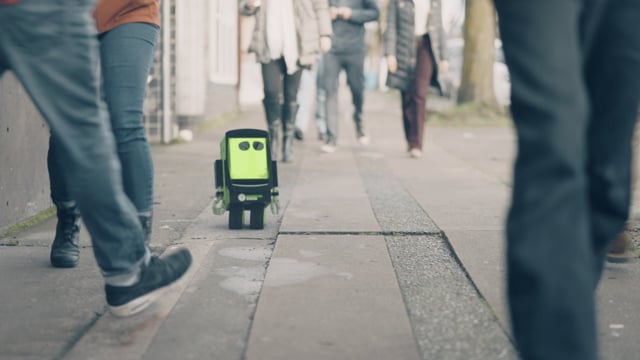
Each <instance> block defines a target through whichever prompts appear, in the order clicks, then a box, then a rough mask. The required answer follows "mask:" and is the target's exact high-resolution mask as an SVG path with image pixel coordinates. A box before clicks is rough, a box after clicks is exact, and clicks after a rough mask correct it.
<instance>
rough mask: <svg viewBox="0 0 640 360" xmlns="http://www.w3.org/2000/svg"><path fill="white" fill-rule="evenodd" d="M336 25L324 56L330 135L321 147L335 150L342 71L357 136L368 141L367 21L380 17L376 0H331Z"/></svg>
mask: <svg viewBox="0 0 640 360" xmlns="http://www.w3.org/2000/svg"><path fill="white" fill-rule="evenodd" d="M329 11H330V12H331V20H332V26H333V33H334V37H333V39H334V40H333V46H332V47H331V51H329V53H327V54H326V55H325V57H324V71H325V76H324V80H323V81H322V82H321V87H322V89H323V90H324V93H325V94H326V95H327V100H326V101H327V106H326V109H327V113H326V116H327V137H326V140H325V141H326V143H325V144H324V145H323V146H322V148H321V150H322V151H324V152H327V153H332V152H334V151H336V145H337V141H338V123H339V117H338V86H339V78H340V72H341V71H342V70H344V71H345V72H346V74H347V83H348V84H349V89H350V90H351V100H352V102H353V107H354V110H353V121H354V124H355V128H356V136H357V138H358V141H359V142H360V144H362V145H366V144H368V143H369V137H368V136H367V135H366V133H365V131H364V124H363V119H362V107H363V104H364V59H365V56H366V52H367V45H366V43H365V38H364V35H365V28H364V25H365V23H368V22H370V21H376V20H378V17H379V16H380V11H379V9H378V2H377V1H376V0H329Z"/></svg>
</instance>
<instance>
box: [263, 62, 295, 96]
mask: <svg viewBox="0 0 640 360" xmlns="http://www.w3.org/2000/svg"><path fill="white" fill-rule="evenodd" d="M261 69H262V85H263V89H264V98H265V100H266V101H272V102H274V103H278V104H279V103H281V102H283V101H284V103H285V104H290V103H295V102H296V101H297V98H298V87H299V86H300V76H301V75H302V70H301V69H298V70H297V71H296V72H294V73H293V74H288V73H287V65H286V64H285V62H284V58H279V59H276V60H273V61H270V62H268V63H266V64H261Z"/></svg>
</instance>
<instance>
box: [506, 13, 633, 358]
mask: <svg viewBox="0 0 640 360" xmlns="http://www.w3.org/2000/svg"><path fill="white" fill-rule="evenodd" d="M495 5H496V9H497V11H498V22H499V25H500V34H501V39H502V44H503V49H504V54H505V60H506V64H507V66H508V68H509V74H510V78H511V84H512V92H511V112H512V114H513V120H514V123H515V129H516V133H517V140H518V156H517V158H516V161H515V165H514V169H513V170H514V175H513V191H512V199H511V206H510V209H509V213H508V218H507V224H506V237H507V283H508V298H509V307H510V312H511V321H512V328H513V335H514V339H515V342H516V344H517V346H518V349H519V352H520V354H521V357H522V359H523V360H538V359H545V360H556V359H557V360H565V359H580V360H595V359H598V358H599V356H598V355H599V354H598V337H597V336H598V326H597V317H596V312H595V309H596V300H595V292H596V289H597V286H598V282H599V280H600V277H601V275H602V271H603V267H604V260H605V257H606V255H607V250H608V248H609V246H610V244H611V242H612V241H614V239H615V238H616V237H617V236H618V235H619V234H620V232H621V231H623V229H624V226H625V223H626V221H627V218H628V215H629V207H630V199H631V173H632V171H631V168H632V167H631V159H632V138H633V133H634V127H635V123H636V112H637V109H638V101H639V99H640V31H638V19H640V1H638V0H597V1H595V0H572V1H558V0H538V1H522V0H496V1H495Z"/></svg>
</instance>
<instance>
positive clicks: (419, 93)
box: [401, 36, 433, 150]
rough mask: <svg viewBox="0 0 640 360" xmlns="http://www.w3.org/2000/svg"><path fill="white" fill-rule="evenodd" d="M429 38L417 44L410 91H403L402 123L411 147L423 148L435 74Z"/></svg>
mask: <svg viewBox="0 0 640 360" xmlns="http://www.w3.org/2000/svg"><path fill="white" fill-rule="evenodd" d="M430 49H431V45H430V44H429V38H428V37H426V36H425V37H424V38H422V39H421V40H419V41H418V42H417V45H416V57H417V58H416V68H415V73H414V78H413V84H412V85H411V88H410V89H409V91H402V92H401V96H402V124H403V128H404V135H405V138H406V139H407V144H408V145H409V149H420V150H422V134H423V133H424V121H425V107H426V105H427V93H428V92H429V84H430V83H431V76H432V75H433V62H432V60H431V56H432V55H431V50H430Z"/></svg>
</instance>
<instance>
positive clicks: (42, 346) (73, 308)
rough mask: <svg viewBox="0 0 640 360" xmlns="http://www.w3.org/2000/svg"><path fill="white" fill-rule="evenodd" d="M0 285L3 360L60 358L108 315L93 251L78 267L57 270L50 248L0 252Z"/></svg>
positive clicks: (6, 248) (0, 354)
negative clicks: (96, 321) (88, 329)
mask: <svg viewBox="0 0 640 360" xmlns="http://www.w3.org/2000/svg"><path fill="white" fill-rule="evenodd" d="M0 284H2V286H1V288H0V304H2V306H0V319H1V320H0V359H47V358H53V357H55V356H59V355H61V354H63V353H64V352H65V350H66V349H67V347H68V346H69V343H70V340H72V339H74V338H75V337H77V334H78V333H81V332H82V331H83V330H85V329H86V328H87V327H89V326H91V325H92V323H93V322H94V321H95V319H96V318H97V317H98V316H99V315H100V314H102V313H103V312H104V295H103V294H104V293H103V290H102V286H103V283H102V276H101V275H100V272H99V270H98V268H97V266H96V264H95V260H94V259H93V254H92V251H91V249H90V248H84V249H82V251H81V256H80V263H79V264H78V267H76V268H74V269H57V268H53V267H51V265H50V264H49V248H48V247H46V246H3V247H0ZM71 284H72V286H71Z"/></svg>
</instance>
